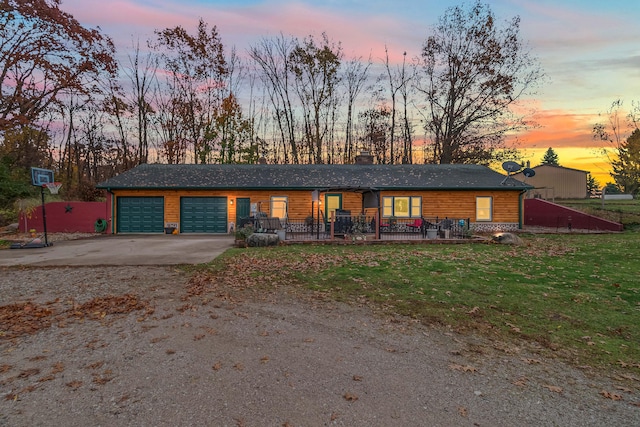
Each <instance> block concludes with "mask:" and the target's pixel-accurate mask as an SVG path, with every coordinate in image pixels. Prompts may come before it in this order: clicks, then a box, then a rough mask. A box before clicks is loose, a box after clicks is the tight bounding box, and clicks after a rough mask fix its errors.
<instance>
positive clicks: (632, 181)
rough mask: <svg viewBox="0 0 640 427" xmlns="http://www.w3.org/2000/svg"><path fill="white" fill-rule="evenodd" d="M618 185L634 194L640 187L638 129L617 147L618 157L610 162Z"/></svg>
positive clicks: (639, 133) (639, 136)
mask: <svg viewBox="0 0 640 427" xmlns="http://www.w3.org/2000/svg"><path fill="white" fill-rule="evenodd" d="M611 166H612V167H613V173H612V174H611V176H612V177H613V179H615V181H616V184H617V185H618V187H620V188H622V190H623V191H624V192H625V193H628V194H636V193H637V192H638V189H640V129H636V130H634V131H633V133H632V134H631V135H630V136H629V138H627V140H626V141H624V142H623V143H622V144H621V145H620V147H619V148H618V158H617V159H616V160H614V161H612V162H611Z"/></svg>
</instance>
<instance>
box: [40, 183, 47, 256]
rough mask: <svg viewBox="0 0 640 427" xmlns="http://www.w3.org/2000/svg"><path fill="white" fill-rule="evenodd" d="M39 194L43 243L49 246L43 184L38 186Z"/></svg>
mask: <svg viewBox="0 0 640 427" xmlns="http://www.w3.org/2000/svg"><path fill="white" fill-rule="evenodd" d="M40 196H41V198H42V227H43V228H44V245H45V246H49V240H48V239H47V211H46V210H45V208H44V185H41V186H40Z"/></svg>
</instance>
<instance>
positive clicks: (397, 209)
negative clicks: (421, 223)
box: [382, 196, 422, 218]
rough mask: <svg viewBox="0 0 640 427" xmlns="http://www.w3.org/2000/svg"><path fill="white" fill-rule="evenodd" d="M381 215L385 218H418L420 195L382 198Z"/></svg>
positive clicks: (419, 215)
mask: <svg viewBox="0 0 640 427" xmlns="http://www.w3.org/2000/svg"><path fill="white" fill-rule="evenodd" d="M382 216H383V217H385V218H388V217H391V216H395V217H396V218H420V217H421V216H422V197H408V196H401V197H398V196H395V197H383V198H382Z"/></svg>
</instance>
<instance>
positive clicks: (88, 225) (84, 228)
mask: <svg viewBox="0 0 640 427" xmlns="http://www.w3.org/2000/svg"><path fill="white" fill-rule="evenodd" d="M108 209H109V207H108V205H107V202H51V203H47V204H46V205H45V213H46V214H47V232H49V233H94V232H95V231H96V221H97V220H99V219H102V220H105V219H107V218H109V217H111V215H110V213H111V212H109V210H108ZM19 227H20V231H21V232H23V233H24V232H28V231H29V230H36V232H38V233H41V232H43V231H44V225H43V222H42V206H38V207H37V208H36V209H35V210H34V211H33V212H31V214H30V215H26V216H25V215H24V214H20V222H19ZM110 231H111V230H110V228H109V227H107V229H106V231H105V232H106V233H109V232H110Z"/></svg>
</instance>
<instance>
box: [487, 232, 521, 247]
mask: <svg viewBox="0 0 640 427" xmlns="http://www.w3.org/2000/svg"><path fill="white" fill-rule="evenodd" d="M491 241H492V242H494V243H500V244H501V245H516V246H517V245H521V244H522V239H521V238H520V237H518V236H516V235H515V234H513V233H496V234H494V235H493V236H491Z"/></svg>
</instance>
